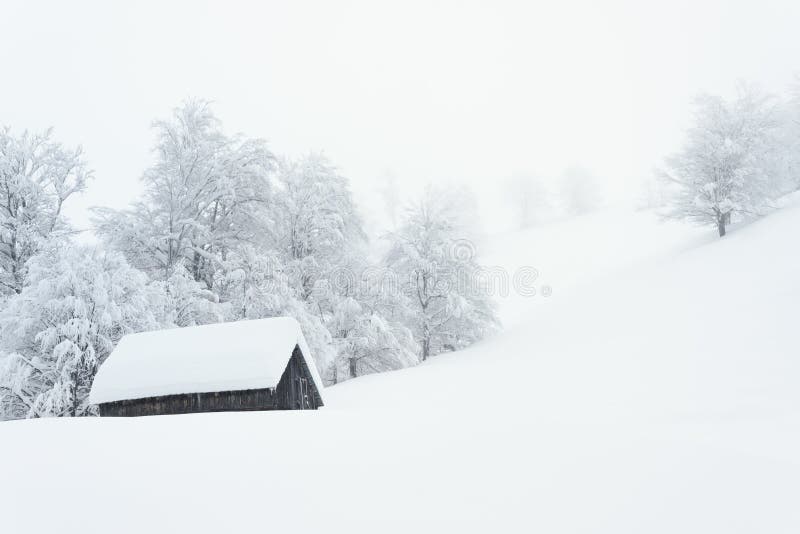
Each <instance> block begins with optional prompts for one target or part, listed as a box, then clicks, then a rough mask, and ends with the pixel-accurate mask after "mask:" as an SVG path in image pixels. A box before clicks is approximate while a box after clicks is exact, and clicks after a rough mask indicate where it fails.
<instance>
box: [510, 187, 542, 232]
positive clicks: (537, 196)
mask: <svg viewBox="0 0 800 534" xmlns="http://www.w3.org/2000/svg"><path fill="white" fill-rule="evenodd" d="M506 195H507V196H508V202H509V204H510V205H511V206H512V207H513V209H514V220H515V223H516V225H517V226H518V227H519V228H520V229H524V228H530V227H531V226H533V225H534V224H536V223H538V222H540V221H542V220H543V219H545V218H546V217H547V216H548V212H549V211H550V209H551V206H550V199H549V195H548V192H547V189H546V188H545V187H544V185H543V184H542V182H541V180H539V179H538V178H537V177H536V176H533V175H530V174H515V175H514V176H512V177H511V178H510V179H509V180H508V181H507V182H506Z"/></svg>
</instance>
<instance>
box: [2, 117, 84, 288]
mask: <svg viewBox="0 0 800 534" xmlns="http://www.w3.org/2000/svg"><path fill="white" fill-rule="evenodd" d="M90 175H91V173H90V171H89V170H88V169H87V166H86V162H85V161H84V159H83V155H82V153H81V149H80V148H77V149H74V150H70V149H67V148H64V147H63V146H61V144H59V143H57V142H55V141H53V140H52V138H51V132H50V130H48V131H46V132H44V133H43V134H30V133H28V132H24V133H22V134H21V135H19V136H14V135H12V133H11V130H10V129H9V128H2V129H0V294H2V293H6V294H8V293H19V292H20V291H22V286H23V279H24V277H25V263H26V262H27V261H28V259H29V258H30V257H31V256H33V255H34V254H36V252H37V251H38V250H40V249H41V247H42V246H43V243H44V242H46V241H47V239H48V238H50V237H51V236H55V235H63V234H64V233H65V232H66V231H67V230H68V227H67V225H66V223H65V221H64V218H63V216H62V208H63V206H64V203H65V202H66V201H67V199H68V198H69V197H70V196H72V195H73V194H75V193H77V192H79V191H81V190H83V188H84V187H85V184H86V181H87V179H88V178H89V177H90Z"/></svg>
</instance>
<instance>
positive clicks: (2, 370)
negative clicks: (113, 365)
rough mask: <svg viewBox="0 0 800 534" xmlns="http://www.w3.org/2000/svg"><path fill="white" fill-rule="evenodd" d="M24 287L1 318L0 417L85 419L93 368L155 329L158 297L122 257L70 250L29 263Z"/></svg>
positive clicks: (63, 247) (51, 251) (52, 251)
mask: <svg viewBox="0 0 800 534" xmlns="http://www.w3.org/2000/svg"><path fill="white" fill-rule="evenodd" d="M26 282H27V283H26V284H25V287H24V288H23V289H22V291H21V292H20V293H19V294H17V295H14V296H12V297H11V298H10V299H9V300H8V301H7V303H6V306H5V307H4V308H3V310H2V311H0V351H2V352H4V353H6V354H7V356H6V357H5V358H3V359H2V361H1V362H0V417H4V418H19V417H43V416H67V415H69V416H76V415H88V414H90V413H91V407H90V406H89V405H88V402H87V396H88V393H89V389H90V387H91V384H92V380H93V378H94V374H95V372H96V370H97V367H98V365H99V364H100V363H102V361H103V360H104V359H105V358H106V356H108V354H109V353H110V351H111V350H112V348H113V347H114V345H115V344H116V342H117V341H118V340H119V339H120V338H121V337H122V336H123V335H124V334H127V333H129V332H137V331H141V330H147V329H152V328H155V327H156V326H158V324H157V321H156V318H155V315H154V313H153V310H155V309H158V308H159V306H160V302H159V301H160V298H161V296H160V293H159V292H158V291H156V290H154V288H152V287H150V286H148V284H147V277H146V276H145V274H144V273H142V272H140V271H138V270H136V269H134V268H132V267H131V266H129V265H128V263H127V262H126V261H125V259H124V258H123V257H122V256H121V255H120V254H117V253H109V254H104V253H102V252H98V251H96V250H91V249H88V248H84V247H75V246H73V245H71V244H70V243H68V242H62V243H61V244H59V245H56V246H54V247H52V248H48V249H45V250H44V251H42V252H40V253H39V254H37V255H36V256H34V257H33V258H31V260H30V261H29V262H28V273H27V280H26Z"/></svg>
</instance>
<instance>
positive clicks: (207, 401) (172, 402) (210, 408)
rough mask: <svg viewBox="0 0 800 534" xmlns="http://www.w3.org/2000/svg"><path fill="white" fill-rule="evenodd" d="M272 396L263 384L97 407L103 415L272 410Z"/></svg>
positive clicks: (273, 404) (122, 415)
mask: <svg viewBox="0 0 800 534" xmlns="http://www.w3.org/2000/svg"><path fill="white" fill-rule="evenodd" d="M275 400H276V399H275V395H274V391H273V390H272V389H271V388H265V389H247V390H241V391H219V392H213V393H187V394H183V395H165V396H163V397H150V398H146V399H132V400H123V401H117V402H109V403H105V404H100V406H99V409H100V415H101V416H103V417H137V416H142V415H163V414H184V413H202V412H232V411H252V410H275V409H278V407H277V406H276V405H275Z"/></svg>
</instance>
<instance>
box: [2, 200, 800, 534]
mask: <svg viewBox="0 0 800 534" xmlns="http://www.w3.org/2000/svg"><path fill="white" fill-rule="evenodd" d="M623 219H624V217H622V216H619V218H617V217H616V216H615V217H607V216H605V215H599V216H596V217H591V216H590V217H588V218H585V219H583V221H584V222H585V224H586V227H585V228H584V231H581V224H582V222H581V220H576V221H572V222H569V223H564V224H556V225H551V226H548V227H547V228H543V229H540V230H536V231H531V232H525V233H520V234H517V235H516V236H513V235H509V236H506V237H505V238H504V239H503V240H498V241H497V243H496V244H497V245H498V246H499V249H498V248H494V249H493V250H491V251H489V252H490V253H489V254H488V255H487V257H492V258H498V259H499V260H502V261H504V262H508V265H511V264H515V265H522V264H526V263H529V264H531V265H534V266H536V267H538V268H540V270H541V276H542V281H544V282H547V283H550V284H552V286H553V294H552V296H551V297H548V298H543V297H540V296H536V297H533V298H530V299H527V300H526V299H508V300H507V301H506V302H505V303H504V307H503V309H502V310H501V311H503V312H504V314H505V315H506V316H507V317H510V318H512V319H513V321H510V325H509V328H508V329H507V330H506V331H504V332H503V333H501V334H498V335H497V336H495V337H494V338H493V339H489V340H486V341H485V342H483V343H480V344H478V345H476V346H474V347H473V348H471V349H469V350H465V351H461V352H457V353H452V354H447V355H443V356H438V357H436V358H433V359H431V360H430V361H428V362H427V363H426V364H424V365H421V366H419V367H415V368H412V369H406V370H403V371H398V372H393V373H388V374H382V375H372V376H368V377H364V378H359V379H357V380H352V381H348V382H346V383H344V384H341V385H338V386H335V387H331V388H328V389H327V390H326V407H324V408H322V409H321V410H319V411H303V412H300V411H296V412H271V413H270V412H262V413H255V412H251V413H226V414H199V415H187V416H167V417H152V418H139V419H89V418H87V419H77V420H68V419H58V420H57V419H53V420H37V421H14V422H8V423H2V424H0V458H3V462H4V464H3V472H2V476H1V477H0V482H1V483H0V526H1V527H2V529H1V530H2V531H3V532H76V533H108V532H114V533H141V532H182V533H183V532H186V533H203V532H209V533H212V532H213V533H218V532H235V531H237V530H239V531H242V532H250V531H253V530H254V529H255V530H268V531H276V532H309V533H314V532H326V533H333V532H336V533H339V532H342V533H362V532H363V533H370V534H374V533H391V532H437V533H442V532H457V533H467V532H476V533H482V534H485V533H487V532H520V533H532V532H542V533H609V534H623V533H630V534H643V533H646V534H653V533H680V534H687V533H698V534H709V533H720V534H735V533H745V532H746V533H765V532H768V533H771V534H775V533H797V532H800V506H798V504H797V503H798V502H800V388H798V384H800V359H799V358H798V355H800V350H798V349H800V335H799V334H798V331H797V303H798V302H800V278H799V277H798V273H800V249H799V248H798V246H797V229H798V228H800V202H798V201H797V200H796V201H795V202H792V203H790V204H789V205H787V206H786V207H785V208H784V209H782V210H781V211H779V212H776V213H774V214H772V215H770V216H769V217H767V218H765V219H763V220H761V221H759V222H757V223H754V224H752V225H750V226H748V227H744V228H739V229H735V230H734V231H733V232H731V233H730V234H729V235H728V236H727V237H726V238H725V239H722V240H718V239H710V238H709V239H707V238H706V236H707V235H708V234H709V233H712V232H713V229H708V230H704V229H695V230H687V229H686V228H683V227H675V226H671V225H660V224H657V223H656V222H655V220H654V219H653V218H651V217H649V216H648V215H646V214H641V213H640V214H635V215H630V216H629V218H628V220H627V223H625V221H624V220H623ZM612 223H613V224H612ZM598 225H601V226H602V225H606V232H607V233H608V235H609V237H607V238H606V242H607V243H608V247H609V249H608V250H606V249H604V248H603V247H599V246H597V244H596V242H595V240H596V239H597V238H600V236H602V235H605V234H604V232H603V229H602V227H598ZM612 232H619V233H620V235H619V236H614V237H610V234H611V233H612ZM673 232H674V234H673ZM656 239H658V240H660V241H655V242H654V240H656ZM500 241H502V243H501V242H500ZM659 242H660V243H661V245H659ZM554 243H559V245H558V246H554V245H553V244H554ZM540 244H541V246H542V247H549V248H548V249H547V250H548V254H545V255H540V252H539V248H538V247H539V246H540ZM659 246H661V247H663V248H659ZM583 247H590V248H591V249H592V250H593V251H594V252H593V253H592V254H584V253H582V252H581V251H582V250H583ZM618 249H619V253H618V254H617V252H612V250H614V251H615V250H618ZM559 254H562V255H559ZM615 254H616V255H617V256H618V260H619V261H618V262H617V263H616V264H615V259H614V256H615ZM545 262H547V263H545ZM573 262H574V263H573ZM559 266H563V267H564V269H565V271H564V272H563V274H562V273H560V272H559V270H558V269H557V267H559ZM553 269H555V270H553ZM581 273H583V274H581ZM509 307H510V308H509ZM509 310H510V311H509Z"/></svg>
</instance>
